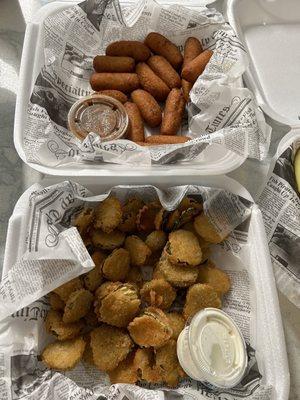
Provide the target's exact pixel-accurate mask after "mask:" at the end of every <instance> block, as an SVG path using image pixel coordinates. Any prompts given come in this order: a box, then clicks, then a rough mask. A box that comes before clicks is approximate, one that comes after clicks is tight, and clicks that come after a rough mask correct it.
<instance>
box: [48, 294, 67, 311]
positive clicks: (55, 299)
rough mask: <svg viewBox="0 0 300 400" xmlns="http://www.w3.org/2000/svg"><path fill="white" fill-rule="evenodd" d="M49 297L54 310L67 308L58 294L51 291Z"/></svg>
mask: <svg viewBox="0 0 300 400" xmlns="http://www.w3.org/2000/svg"><path fill="white" fill-rule="evenodd" d="M48 298H49V304H50V307H51V308H52V310H63V309H64V308H65V302H64V301H63V300H62V299H61V298H60V297H59V295H58V294H56V293H54V292H51V293H49V296H48Z"/></svg>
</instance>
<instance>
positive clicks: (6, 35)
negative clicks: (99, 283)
mask: <svg viewBox="0 0 300 400" xmlns="http://www.w3.org/2000/svg"><path fill="white" fill-rule="evenodd" d="M65 1H68V0H65ZM47 2H48V1H47V0H19V2H18V1H17V0H0V133H1V141H0V221H1V225H0V269H1V267H2V259H3V252H4V246H5V237H6V227H7V221H8V219H9V217H10V215H11V212H12V209H13V207H14V203H15V202H16V200H17V199H18V197H19V196H20V194H21V193H22V192H23V191H24V190H25V189H26V188H27V187H28V186H30V185H31V184H33V183H34V182H37V181H38V180H39V179H40V175H39V174H38V173H36V172H35V171H33V170H32V169H30V168H28V167H26V166H24V165H23V164H22V162H21V160H20V159H19V157H18V155H17V153H16V151H15V149H14V146H13V118H14V108H15V101H16V94H17V91H18V71H19V66H20V60H21V52H22V43H23V37H24V31H25V21H29V20H30V19H31V16H32V15H33V14H34V13H35V12H36V11H37V10H38V9H39V8H40V7H41V5H43V4H45V3H47ZM283 132H284V128H283V127H278V126H274V130H273V135H272V137H273V140H272V145H271V153H272V152H273V153H274V149H275V148H276V144H277V143H278V140H279V139H280V138H281V137H282V135H283ZM267 169H268V162H265V163H263V164H259V163H258V162H257V161H253V160H247V161H246V163H245V164H244V165H243V166H242V167H240V168H238V169H237V170H236V171H234V172H233V173H231V174H229V175H230V176H231V177H233V178H234V179H236V180H238V181H239V182H240V183H242V184H243V185H244V186H245V187H246V188H247V189H248V190H249V191H250V193H251V194H252V195H253V196H254V197H255V195H256V193H257V192H258V190H259V186H260V185H259V183H260V182H262V181H263V179H265V175H266V171H267ZM253 176H255V180H254V179H251V178H250V177H253ZM279 301H280V307H281V314H282V319H283V325H284V331H285V337H286V344H287V352H288V358H289V365H290V374H291V388H290V397H289V398H290V400H300V310H299V309H297V308H296V307H295V306H294V305H293V304H292V303H290V302H289V301H288V300H287V299H286V298H285V297H284V296H283V295H281V294H280V293H279Z"/></svg>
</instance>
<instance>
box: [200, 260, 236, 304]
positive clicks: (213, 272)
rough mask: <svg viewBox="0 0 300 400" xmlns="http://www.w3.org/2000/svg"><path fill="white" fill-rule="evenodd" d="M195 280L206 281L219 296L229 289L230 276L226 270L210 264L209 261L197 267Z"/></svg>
mask: <svg viewBox="0 0 300 400" xmlns="http://www.w3.org/2000/svg"><path fill="white" fill-rule="evenodd" d="M197 282H199V283H207V284H208V285H210V286H211V287H212V288H213V289H214V290H215V291H216V292H217V293H218V295H219V296H222V295H224V294H226V293H227V292H229V290H230V278H229V276H228V275H227V274H226V272H224V271H222V270H221V269H219V268H216V267H213V266H210V265H209V263H206V265H203V266H200V267H199V272H198V279H197Z"/></svg>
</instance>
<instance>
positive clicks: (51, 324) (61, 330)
mask: <svg viewBox="0 0 300 400" xmlns="http://www.w3.org/2000/svg"><path fill="white" fill-rule="evenodd" d="M45 328H46V331H47V332H48V333H50V334H51V335H54V336H55V337H56V338H57V340H68V339H73V338H75V337H76V336H79V335H80V333H81V331H82V330H83V328H84V323H83V321H77V322H73V323H70V324H66V323H65V322H63V319H62V313H61V312H59V311H55V310H49V312H48V314H47V317H46V320H45Z"/></svg>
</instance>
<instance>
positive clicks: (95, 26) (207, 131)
mask: <svg viewBox="0 0 300 400" xmlns="http://www.w3.org/2000/svg"><path fill="white" fill-rule="evenodd" d="M151 31H158V32H160V33H162V34H164V35H166V36H167V37H168V38H169V39H170V40H172V41H173V42H174V43H175V44H176V45H177V46H178V47H179V49H180V50H181V51H182V50H183V47H184V42H185V40H186V39H187V38H188V37H189V36H195V37H198V38H199V39H200V40H201V41H202V44H203V47H204V48H210V49H213V50H214V54H213V56H212V58H211V60H210V61H209V64H208V66H207V68H206V69H205V71H204V73H203V74H202V75H201V76H200V77H199V78H198V80H197V82H196V83H195V85H194V87H193V89H192V92H191V101H192V102H191V103H189V104H188V106H187V111H188V119H187V117H185V120H184V123H183V126H182V128H181V132H180V133H181V134H186V135H188V136H190V137H191V138H192V139H193V140H191V141H189V142H188V143H185V144H179V145H173V146H168V145H163V146H157V147H151V148H149V147H142V146H139V145H137V144H135V143H133V142H131V141H128V140H125V139H124V140H115V141H110V142H102V143H101V139H100V137H99V136H98V135H95V134H93V133H92V132H91V133H90V134H89V135H88V136H87V138H86V139H85V140H84V141H83V142H80V140H79V139H77V138H76V137H75V136H74V135H73V134H72V133H71V132H70V131H68V128H67V114H68V111H69V109H70V107H71V105H72V104H73V103H74V102H75V101H76V100H78V99H79V98H81V97H82V96H85V95H88V94H90V93H91V88H90V85H89V76H90V74H91V72H92V60H93V57H94V56H95V55H96V54H104V53H105V48H106V46H107V45H108V44H109V43H111V42H112V41H116V40H120V39H125V40H126V39H129V40H144V38H145V37H146V35H147V34H148V33H149V32H151ZM44 33H45V35H44V36H45V38H44V57H45V59H44V63H45V64H44V66H43V67H42V69H41V71H40V74H39V76H38V78H37V80H36V82H35V86H34V88H33V92H32V94H31V98H30V101H29V105H28V109H27V122H26V126H25V133H24V149H25V154H26V159H27V161H28V162H33V163H37V164H42V165H47V166H52V167H54V166H56V165H67V164H70V163H74V162H76V163H77V162H84V161H88V162H97V163H103V162H109V163H117V164H129V165H137V166H138V165H139V166H146V165H151V164H152V165H154V164H169V163H175V162H179V161H190V160H193V159H195V158H196V157H197V156H199V155H200V153H201V152H202V151H203V150H204V149H205V148H206V147H207V145H209V144H212V143H216V144H220V145H222V146H224V147H225V148H226V149H229V150H232V151H233V152H236V153H237V154H239V155H242V156H248V157H251V158H256V159H259V160H262V159H264V158H265V157H266V154H267V152H268V148H269V142H270V131H271V128H270V127H269V126H268V125H267V124H266V122H265V120H264V117H263V114H262V112H261V111H260V110H259V108H258V106H257V104H256V101H255V99H254V97H253V95H252V93H251V92H250V91H249V90H248V89H246V88H241V87H239V86H240V81H241V76H242V74H243V72H244V71H245V70H246V68H247V67H248V57H247V54H246V51H245V49H244V47H243V46H242V44H241V43H240V42H239V40H238V39H237V37H236V36H235V33H234V32H233V30H232V29H231V27H230V26H229V25H228V24H226V23H225V21H224V19H223V16H222V15H221V14H220V13H219V12H217V11H216V10H214V9H208V8H206V7H199V11H195V10H190V9H188V8H185V7H183V6H180V5H172V6H169V7H168V8H167V7H162V6H161V5H159V4H157V3H156V2H155V1H153V0H141V1H140V2H138V3H137V4H135V5H134V6H132V5H131V6H128V5H127V6H122V9H121V8H120V5H119V2H118V1H117V0H111V1H109V0H87V1H85V2H83V3H81V4H79V5H76V6H73V7H70V8H67V9H66V10H64V11H61V12H58V13H56V14H54V15H51V16H49V17H48V18H47V19H46V20H45V21H44ZM152 132H154V131H152ZM146 134H147V135H148V134H150V131H147V132H146Z"/></svg>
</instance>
